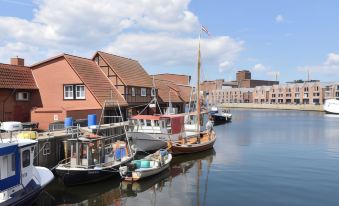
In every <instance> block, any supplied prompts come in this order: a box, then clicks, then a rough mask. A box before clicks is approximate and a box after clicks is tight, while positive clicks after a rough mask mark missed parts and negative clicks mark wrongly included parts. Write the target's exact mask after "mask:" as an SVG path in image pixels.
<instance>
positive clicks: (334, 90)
mask: <svg viewBox="0 0 339 206" xmlns="http://www.w3.org/2000/svg"><path fill="white" fill-rule="evenodd" d="M322 85H323V88H322V92H323V97H324V100H326V99H337V100H339V82H331V83H323V84H322Z"/></svg>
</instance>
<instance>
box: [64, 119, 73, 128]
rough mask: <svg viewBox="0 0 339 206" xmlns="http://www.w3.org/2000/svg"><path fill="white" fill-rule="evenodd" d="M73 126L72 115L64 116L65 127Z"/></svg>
mask: <svg viewBox="0 0 339 206" xmlns="http://www.w3.org/2000/svg"><path fill="white" fill-rule="evenodd" d="M72 126H73V118H72V117H66V118H65V128H68V127H72Z"/></svg>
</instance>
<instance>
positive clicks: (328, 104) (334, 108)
mask: <svg viewBox="0 0 339 206" xmlns="http://www.w3.org/2000/svg"><path fill="white" fill-rule="evenodd" d="M324 110H325V112H326V113H330V114H339V100H336V99H329V100H326V101H325V104H324Z"/></svg>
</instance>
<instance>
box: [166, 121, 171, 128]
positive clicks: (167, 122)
mask: <svg viewBox="0 0 339 206" xmlns="http://www.w3.org/2000/svg"><path fill="white" fill-rule="evenodd" d="M166 126H167V127H171V120H169V119H166Z"/></svg>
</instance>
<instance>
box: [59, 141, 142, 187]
mask: <svg viewBox="0 0 339 206" xmlns="http://www.w3.org/2000/svg"><path fill="white" fill-rule="evenodd" d="M67 144H70V147H71V155H70V158H66V159H64V160H63V161H61V162H60V163H59V164H58V166H57V167H56V168H55V171H56V173H57V175H58V176H59V177H60V179H61V180H62V181H63V182H64V184H65V185H67V186H70V185H80V184H87V183H93V182H97V181H101V180H104V179H107V178H109V177H113V176H117V177H118V176H119V167H120V166H122V165H125V164H126V163H128V162H130V161H132V159H133V158H134V156H135V153H136V151H135V149H134V148H133V147H131V146H130V144H129V143H128V141H121V140H116V139H115V138H113V137H102V136H99V135H96V134H90V135H84V136H80V137H78V138H72V139H69V140H67Z"/></svg>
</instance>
